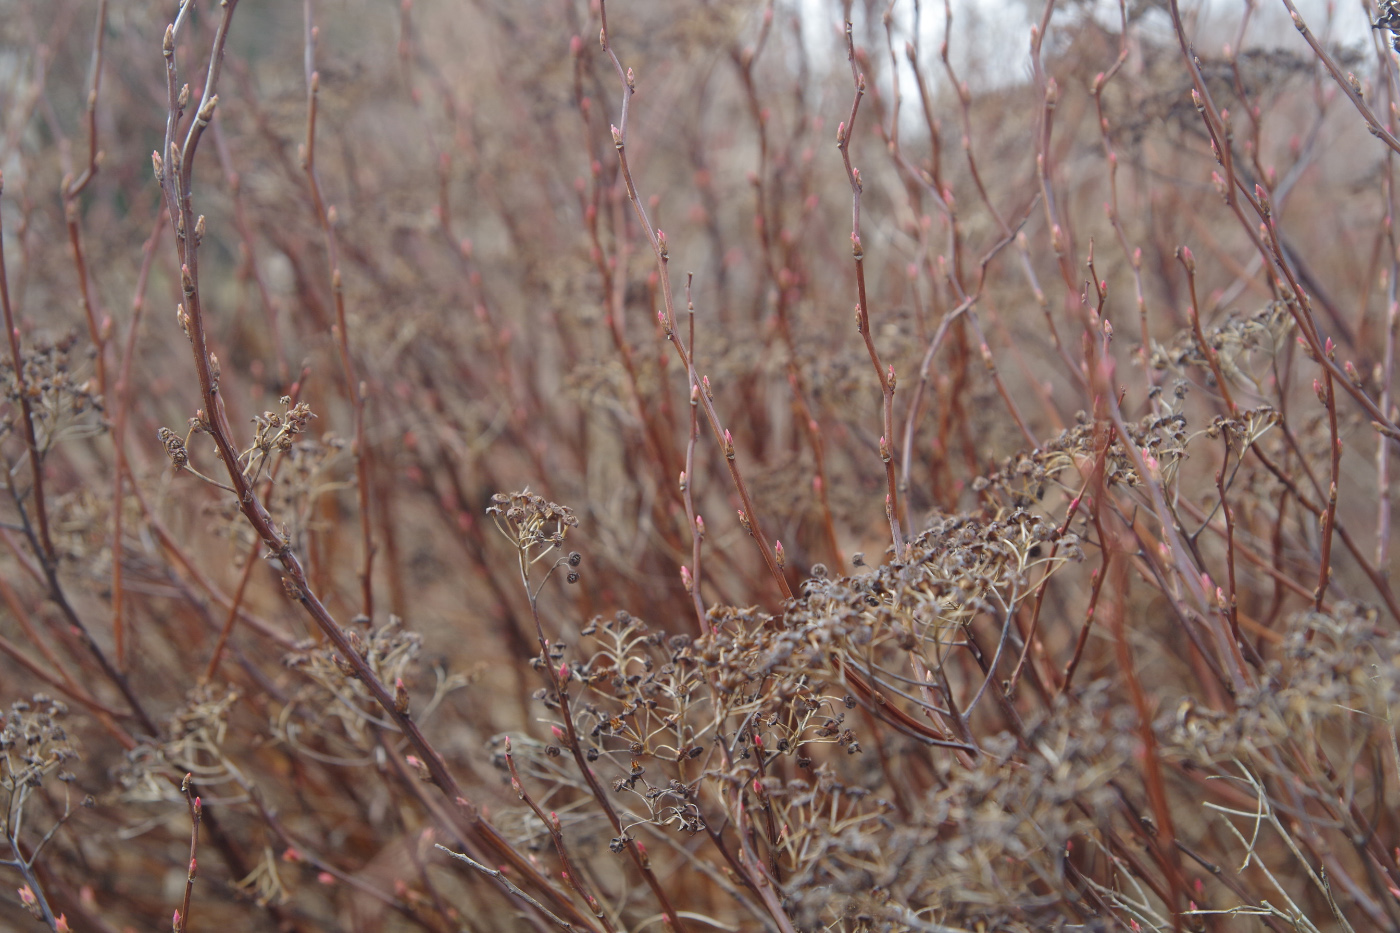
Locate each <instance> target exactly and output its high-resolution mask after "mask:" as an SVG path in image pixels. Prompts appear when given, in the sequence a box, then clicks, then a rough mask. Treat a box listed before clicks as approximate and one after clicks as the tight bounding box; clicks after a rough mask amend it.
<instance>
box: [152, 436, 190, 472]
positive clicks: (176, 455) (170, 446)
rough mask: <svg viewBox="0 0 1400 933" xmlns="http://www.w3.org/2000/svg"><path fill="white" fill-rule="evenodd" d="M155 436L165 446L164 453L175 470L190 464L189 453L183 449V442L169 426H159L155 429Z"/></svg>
mask: <svg viewBox="0 0 1400 933" xmlns="http://www.w3.org/2000/svg"><path fill="white" fill-rule="evenodd" d="M156 437H158V438H160V442H161V444H162V445H164V447H165V455H166V456H167V457H169V458H170V462H171V463H173V464H174V465H175V469H176V470H183V469H184V468H185V467H187V466H189V465H190V455H189V452H188V451H187V450H185V442H184V441H183V440H181V439H180V436H179V435H178V434H176V433H175V432H174V431H172V430H170V429H169V428H164V427H163V428H160V429H159V430H157V431H156Z"/></svg>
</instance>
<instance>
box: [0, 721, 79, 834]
mask: <svg viewBox="0 0 1400 933" xmlns="http://www.w3.org/2000/svg"><path fill="white" fill-rule="evenodd" d="M67 713H68V707H67V705H66V704H64V703H62V702H60V701H58V700H55V699H53V698H52V697H49V696H46V695H44V694H35V695H34V696H33V697H32V698H31V699H29V700H16V701H14V702H13V703H11V704H10V708H9V710H8V712H7V713H6V714H5V719H4V725H3V726H0V789H3V790H4V791H5V792H6V796H7V797H8V798H9V802H10V808H9V810H7V811H6V813H5V830H6V833H7V834H9V833H14V832H18V827H17V820H18V813H19V809H20V808H21V807H22V806H23V801H24V797H25V796H27V794H28V793H29V792H30V791H33V790H35V789H37V788H38V787H40V786H41V785H42V784H43V783H44V779H45V778H47V777H48V776H49V775H50V774H55V773H56V775H57V777H58V780H59V781H61V782H63V783H65V784H67V783H71V782H72V781H73V773H72V772H71V771H69V770H67V769H66V768H65V767H64V765H65V764H66V763H69V762H72V761H73V760H74V759H76V758H77V757H78V756H77V752H75V751H74V750H73V746H72V744H71V743H70V742H69V738H68V733H67V731H66V730H65V729H64V728H63V726H62V725H61V724H60V722H59V720H61V719H62V718H63V717H64V716H65V715H67Z"/></svg>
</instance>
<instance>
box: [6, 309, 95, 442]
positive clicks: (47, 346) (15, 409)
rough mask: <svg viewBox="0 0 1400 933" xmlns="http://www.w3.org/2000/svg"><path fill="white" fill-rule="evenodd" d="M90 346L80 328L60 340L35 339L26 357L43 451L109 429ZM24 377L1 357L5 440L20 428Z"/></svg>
mask: <svg viewBox="0 0 1400 933" xmlns="http://www.w3.org/2000/svg"><path fill="white" fill-rule="evenodd" d="M85 346H86V345H85V344H84V343H82V342H80V340H79V338H78V335H77V333H76V332H71V333H69V334H67V335H65V336H64V337H62V338H61V339H59V340H53V341H44V340H39V341H35V342H33V343H32V344H29V345H27V346H26V347H25V349H24V352H23V355H22V356H21V362H22V370H21V376H22V379H23V384H24V396H25V400H26V401H27V402H28V404H29V411H30V413H31V423H32V424H33V426H34V440H35V444H36V446H37V447H38V449H39V452H40V454H41V455H43V454H46V453H47V452H48V451H49V450H50V449H52V448H53V446H54V445H55V444H58V443H60V442H62V441H64V440H76V439H78V438H83V437H90V436H92V435H94V434H99V433H101V432H102V431H104V430H106V427H107V424H106V421H105V410H104V402H103V398H102V394H101V390H100V389H99V388H98V387H97V385H96V383H95V382H94V380H93V379H92V378H91V376H90V375H83V373H84V372H85V371H86V370H87V369H88V368H89V362H88V359H87V357H86V356H85V353H86V350H85ZM20 382H21V380H20V379H17V378H16V376H15V367H14V363H13V362H12V361H11V360H10V359H9V358H8V357H5V356H3V355H0V443H3V442H4V441H5V440H6V439H7V438H9V437H11V436H13V435H15V434H17V433H22V432H20V427H19V425H20V421H19V418H20V412H21V411H22V406H21V405H20V404H19V403H20Z"/></svg>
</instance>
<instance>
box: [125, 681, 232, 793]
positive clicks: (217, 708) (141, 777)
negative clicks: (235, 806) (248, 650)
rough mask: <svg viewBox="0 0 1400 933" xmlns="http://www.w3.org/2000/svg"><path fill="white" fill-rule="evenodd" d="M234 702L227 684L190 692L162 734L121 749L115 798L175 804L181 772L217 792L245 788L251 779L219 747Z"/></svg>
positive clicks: (225, 737)
mask: <svg viewBox="0 0 1400 933" xmlns="http://www.w3.org/2000/svg"><path fill="white" fill-rule="evenodd" d="M238 700H239V695H238V693H237V692H236V691H234V690H231V689H227V688H217V687H212V686H209V685H203V686H198V687H196V688H195V689H193V690H191V691H190V693H189V695H188V696H187V697H185V702H184V703H183V704H181V705H180V706H179V707H178V708H176V710H175V711H174V712H173V713H172V714H171V716H170V718H169V720H168V721H167V722H166V724H165V726H164V734H163V735H161V736H160V737H159V738H158V739H151V740H149V741H146V742H142V743H141V744H139V745H137V746H136V747H135V748H133V749H131V750H130V751H128V752H127V753H126V757H125V760H124V761H123V762H122V765H121V767H120V768H118V769H117V770H116V775H115V776H116V779H117V783H118V784H119V786H120V790H119V791H118V797H119V799H120V800H121V802H123V803H127V804H141V805H149V804H161V803H166V804H169V803H181V802H183V800H184V798H183V796H182V794H181V790H180V785H181V783H182V780H183V778H184V776H185V775H187V774H189V775H193V776H194V778H195V779H196V780H197V781H198V782H199V784H201V785H203V786H205V787H209V788H218V789H219V791H220V793H223V794H229V795H233V796H237V795H242V794H244V793H247V792H248V791H250V790H251V789H252V787H253V786H254V782H253V781H252V780H251V779H250V777H249V776H247V775H245V774H244V773H243V771H242V770H241V769H240V767H239V765H238V763H237V761H236V756H233V755H230V754H229V753H227V752H226V750H225V745H226V744H227V743H228V742H229V738H230V736H229V717H230V716H231V715H232V713H233V709H234V707H235V705H236V704H237V703H238Z"/></svg>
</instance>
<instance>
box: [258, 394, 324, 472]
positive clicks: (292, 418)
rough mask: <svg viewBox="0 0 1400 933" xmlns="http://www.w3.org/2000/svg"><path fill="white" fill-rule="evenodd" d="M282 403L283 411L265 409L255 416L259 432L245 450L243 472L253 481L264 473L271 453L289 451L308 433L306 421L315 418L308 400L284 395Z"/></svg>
mask: <svg viewBox="0 0 1400 933" xmlns="http://www.w3.org/2000/svg"><path fill="white" fill-rule="evenodd" d="M281 403H282V408H283V411H281V412H275V411H265V412H263V413H262V414H261V415H256V416H254V418H253V425H254V427H255V428H256V429H257V433H256V436H255V437H254V438H253V443H252V444H251V445H250V446H249V447H248V449H247V450H246V451H244V453H243V473H244V475H245V476H248V477H249V478H250V479H251V480H252V481H253V482H257V479H258V477H259V476H261V475H262V471H263V469H264V467H266V465H267V459H268V457H269V456H270V455H271V454H272V452H273V451H274V450H280V451H284V452H286V451H290V450H291V449H292V445H293V444H294V443H295V442H296V439H297V438H298V437H299V436H300V435H302V434H305V433H306V427H307V424H308V423H309V422H310V421H311V419H312V418H315V417H316V415H315V413H314V412H312V410H311V406H310V405H308V404H307V403H306V402H296V403H295V404H293V402H292V399H291V397H290V396H286V395H284V396H282V399H281Z"/></svg>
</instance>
